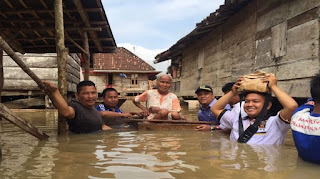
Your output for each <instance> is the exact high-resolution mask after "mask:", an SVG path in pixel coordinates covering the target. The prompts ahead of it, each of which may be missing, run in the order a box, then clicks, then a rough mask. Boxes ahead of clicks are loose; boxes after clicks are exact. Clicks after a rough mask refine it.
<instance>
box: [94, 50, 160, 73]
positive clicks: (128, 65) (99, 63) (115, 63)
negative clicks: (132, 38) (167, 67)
mask: <svg viewBox="0 0 320 179" xmlns="http://www.w3.org/2000/svg"><path fill="white" fill-rule="evenodd" d="M93 61H94V65H93V68H94V70H130V71H155V69H154V68H153V67H152V66H150V65H149V64H148V63H146V62H145V61H143V60H142V59H141V58H139V57H138V56H136V55H135V54H133V53H131V52H130V51H129V50H127V49H125V48H123V47H118V48H117V49H116V52H115V53H96V54H94V55H93Z"/></svg>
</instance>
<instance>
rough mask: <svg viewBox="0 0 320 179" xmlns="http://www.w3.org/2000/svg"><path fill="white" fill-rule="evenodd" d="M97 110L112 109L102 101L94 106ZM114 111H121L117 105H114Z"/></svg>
mask: <svg viewBox="0 0 320 179" xmlns="http://www.w3.org/2000/svg"><path fill="white" fill-rule="evenodd" d="M96 108H97V110H98V111H99V112H100V111H111V112H112V109H111V108H110V107H108V106H106V105H104V103H101V104H99V105H98V106H96ZM114 112H116V113H122V111H121V110H120V109H119V108H118V106H116V107H115V111H114Z"/></svg>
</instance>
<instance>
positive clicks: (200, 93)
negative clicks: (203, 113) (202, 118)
mask: <svg viewBox="0 0 320 179" xmlns="http://www.w3.org/2000/svg"><path fill="white" fill-rule="evenodd" d="M195 93H196V94H197V99H198V101H199V103H200V104H201V105H202V106H205V107H206V106H209V104H210V103H211V102H212V101H213V100H214V95H213V91H212V88H211V86H208V85H201V86H199V87H198V88H197V90H196V91H195Z"/></svg>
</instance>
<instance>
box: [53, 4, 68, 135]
mask: <svg viewBox="0 0 320 179" xmlns="http://www.w3.org/2000/svg"><path fill="white" fill-rule="evenodd" d="M54 12H55V28H56V48H57V61H58V87H59V91H60V93H61V95H62V96H63V98H64V99H65V100H66V101H67V90H68V86H67V74H66V71H67V68H66V66H67V59H68V53H69V51H68V49H67V48H66V47H65V45H64V26H63V7H62V0H55V1H54ZM66 132H67V123H66V119H65V118H64V117H62V116H61V115H60V114H59V117H58V134H59V135H60V134H66Z"/></svg>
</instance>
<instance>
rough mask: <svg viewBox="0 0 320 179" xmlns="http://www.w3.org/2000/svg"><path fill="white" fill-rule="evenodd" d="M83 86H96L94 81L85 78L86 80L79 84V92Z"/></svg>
mask: <svg viewBox="0 0 320 179" xmlns="http://www.w3.org/2000/svg"><path fill="white" fill-rule="evenodd" d="M83 86H94V87H96V85H95V84H94V82H92V81H89V80H84V81H81V82H80V83H78V84H77V93H79V92H80V91H81V88H82V87H83Z"/></svg>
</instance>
